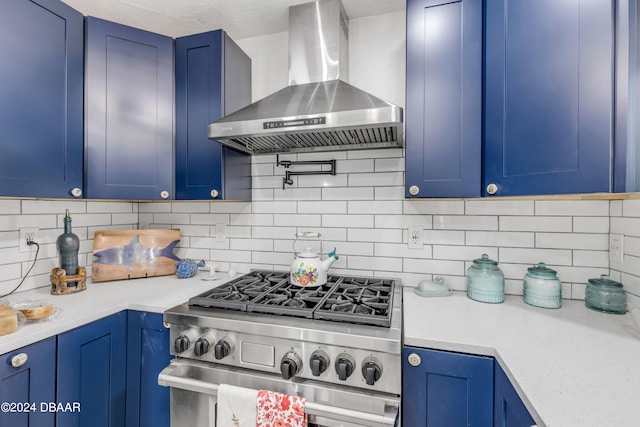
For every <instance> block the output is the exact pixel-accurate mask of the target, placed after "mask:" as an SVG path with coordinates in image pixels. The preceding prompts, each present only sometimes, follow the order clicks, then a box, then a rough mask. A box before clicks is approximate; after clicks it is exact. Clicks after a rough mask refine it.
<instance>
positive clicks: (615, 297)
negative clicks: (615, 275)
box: [584, 274, 627, 314]
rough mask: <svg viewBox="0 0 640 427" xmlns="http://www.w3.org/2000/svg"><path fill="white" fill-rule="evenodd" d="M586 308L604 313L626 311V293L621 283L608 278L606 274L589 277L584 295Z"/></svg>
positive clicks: (621, 312) (622, 312)
mask: <svg viewBox="0 0 640 427" xmlns="http://www.w3.org/2000/svg"><path fill="white" fill-rule="evenodd" d="M584 304H585V306H587V308H590V309H592V310H596V311H602V312H604V313H611V314H625V313H626V312H627V294H626V293H625V291H624V289H623V287H622V283H620V282H616V281H615V280H611V279H609V276H607V275H606V274H603V275H601V276H600V277H599V278H597V279H589V284H588V285H587V290H586V291H585V295H584Z"/></svg>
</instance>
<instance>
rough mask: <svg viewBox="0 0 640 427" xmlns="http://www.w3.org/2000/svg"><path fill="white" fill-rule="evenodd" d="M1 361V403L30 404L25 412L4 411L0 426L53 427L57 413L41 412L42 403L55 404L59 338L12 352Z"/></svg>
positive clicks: (1, 357) (2, 357) (0, 414)
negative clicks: (57, 343)
mask: <svg viewBox="0 0 640 427" xmlns="http://www.w3.org/2000/svg"><path fill="white" fill-rule="evenodd" d="M0 360H1V361H0V402H3V403H4V402H9V403H15V404H18V405H28V410H24V411H23V410H18V409H19V408H17V407H16V408H14V409H16V411H15V412H11V411H5V410H4V408H3V410H2V412H0V426H11V427H53V426H54V425H55V412H53V411H51V412H49V411H48V410H42V407H41V404H42V403H44V404H45V405H47V404H48V403H49V402H56V399H55V397H56V338H55V337H53V338H49V339H46V340H44V341H40V342H37V343H35V344H31V345H29V346H27V347H23V348H20V349H18V350H15V351H12V352H11V353H7V354H5V355H3V356H0ZM14 365H15V366H14ZM46 408H47V409H48V406H47V407H46ZM9 409H11V408H9Z"/></svg>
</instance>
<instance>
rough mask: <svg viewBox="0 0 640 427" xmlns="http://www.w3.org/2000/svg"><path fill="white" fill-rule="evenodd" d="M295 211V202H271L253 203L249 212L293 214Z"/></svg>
mask: <svg viewBox="0 0 640 427" xmlns="http://www.w3.org/2000/svg"><path fill="white" fill-rule="evenodd" d="M296 210H297V204H296V202H293V201H291V202H285V201H273V202H253V203H252V205H251V212H253V213H258V214H259V213H275V214H281V213H295V212H296Z"/></svg>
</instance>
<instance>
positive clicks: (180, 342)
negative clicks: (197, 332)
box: [174, 334, 191, 353]
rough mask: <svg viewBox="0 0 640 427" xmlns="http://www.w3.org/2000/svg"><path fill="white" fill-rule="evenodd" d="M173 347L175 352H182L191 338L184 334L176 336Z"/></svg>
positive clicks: (187, 346)
mask: <svg viewBox="0 0 640 427" xmlns="http://www.w3.org/2000/svg"><path fill="white" fill-rule="evenodd" d="M174 344H175V346H174V349H175V351H176V353H183V352H185V351H187V349H188V348H189V346H190V345H191V339H189V337H188V336H187V335H186V334H182V335H180V336H179V337H178V338H176V341H175V343H174Z"/></svg>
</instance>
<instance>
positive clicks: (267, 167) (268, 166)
mask: <svg viewBox="0 0 640 427" xmlns="http://www.w3.org/2000/svg"><path fill="white" fill-rule="evenodd" d="M273 166H274V165H273V163H256V162H253V163H252V164H251V176H262V175H268V176H272V175H273Z"/></svg>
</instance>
